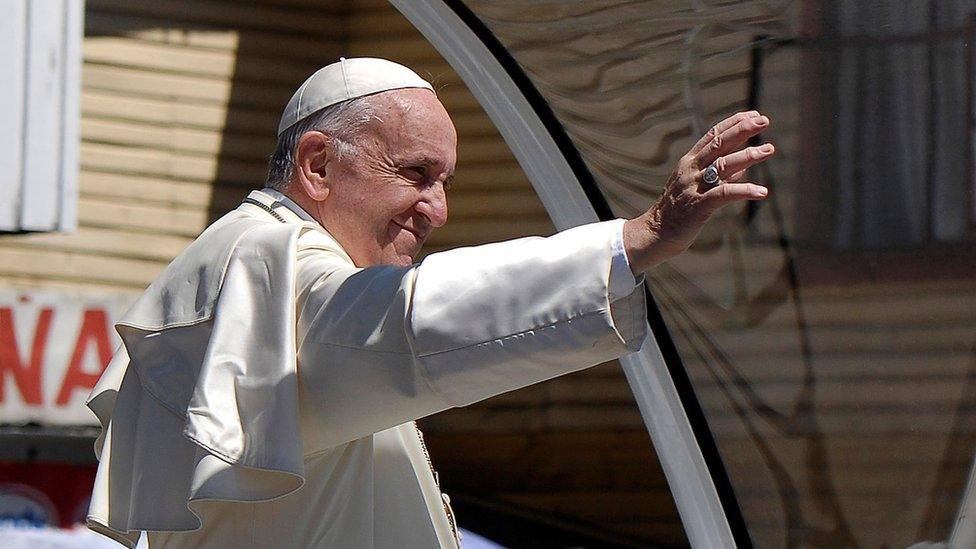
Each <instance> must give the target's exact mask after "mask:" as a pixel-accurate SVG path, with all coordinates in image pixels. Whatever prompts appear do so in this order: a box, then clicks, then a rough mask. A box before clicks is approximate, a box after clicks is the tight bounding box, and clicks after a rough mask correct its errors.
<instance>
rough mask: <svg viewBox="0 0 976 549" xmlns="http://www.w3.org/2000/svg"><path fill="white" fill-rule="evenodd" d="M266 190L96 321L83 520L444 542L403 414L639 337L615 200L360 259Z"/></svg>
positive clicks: (603, 353)
mask: <svg viewBox="0 0 976 549" xmlns="http://www.w3.org/2000/svg"><path fill="white" fill-rule="evenodd" d="M248 201H253V202H256V203H259V204H255V203H248ZM282 202H290V201H288V200H287V199H285V198H284V197H283V196H282V195H280V194H278V193H275V192H273V191H272V192H270V193H269V192H262V191H253V192H252V193H251V194H250V196H249V197H248V199H247V201H246V202H245V203H244V204H242V205H241V206H240V207H239V208H237V209H236V210H234V211H232V212H230V213H229V214H227V215H225V216H224V217H222V218H221V219H220V220H218V221H217V222H216V223H214V224H213V225H211V226H210V227H209V228H208V229H207V230H206V231H205V232H204V233H203V234H202V235H201V236H200V237H199V238H198V239H197V240H196V241H195V242H194V243H193V244H191V245H190V246H189V247H188V248H187V249H186V251H184V252H183V253H182V254H181V255H180V256H179V257H177V258H176V259H175V260H174V261H173V263H172V264H170V266H169V267H167V269H166V270H165V271H164V272H163V274H162V275H161V276H160V277H159V278H158V279H157V280H156V281H155V282H153V284H152V285H151V286H150V287H149V289H148V290H147V291H146V293H145V294H143V296H142V297H141V298H140V299H139V301H138V302H136V304H135V305H134V306H133V307H132V309H130V310H129V311H128V312H127V313H126V314H125V316H124V317H123V318H122V320H121V321H120V322H119V323H118V324H117V329H118V330H119V333H120V335H121V336H122V341H123V346H122V348H121V349H120V350H119V352H118V353H117V354H116V356H115V357H114V359H113V360H112V362H111V364H110V365H109V367H108V368H107V369H106V371H105V373H104V375H103V376H102V378H101V379H100V380H99V382H98V385H97V386H96V387H95V389H94V391H93V392H92V396H91V398H90V400H89V407H90V408H91V409H92V410H93V411H94V412H95V413H96V415H97V416H98V418H99V420H100V421H101V424H102V435H101V436H100V437H99V440H98V442H97V443H96V452H97V453H98V454H99V467H98V474H97V477H96V479H95V488H94V492H93V494H92V501H91V507H90V510H89V515H88V522H89V526H90V527H91V528H93V529H95V530H96V531H99V532H102V533H104V534H106V535H109V536H110V537H113V538H115V539H117V540H119V541H121V542H123V543H126V544H128V545H132V544H133V543H134V541H135V540H136V539H137V538H138V534H139V531H140V530H146V531H148V532H149V534H148V535H149V543H150V547H152V548H153V549H156V548H158V547H183V548H185V547H235V548H236V547H330V548H331V547H342V548H346V547H349V548H368V547H397V548H428V547H457V545H458V542H457V540H456V536H455V533H454V531H455V527H454V524H453V517H451V516H450V511H449V509H448V508H447V506H446V505H445V500H444V499H442V495H441V493H440V489H439V487H438V486H437V484H436V482H435V480H434V475H433V472H432V469H431V466H430V463H429V460H428V458H427V457H426V451H425V448H424V446H423V442H422V439H421V435H420V433H419V431H418V430H417V429H416V426H415V424H414V423H413V421H412V420H414V419H416V418H421V417H424V416H427V415H430V414H433V413H435V412H438V411H441V410H445V409H448V408H452V407H455V406H465V405H467V404H471V403H472V402H476V401H479V400H482V399H485V398H488V397H490V396H493V395H497V394H499V393H504V392H506V391H511V390H513V389H517V388H519V387H524V386H526V385H529V384H532V383H536V382H539V381H543V380H545V379H549V378H552V377H555V376H558V375H562V374H566V373H569V372H572V371H575V370H579V369H582V368H586V367H588V366H593V365H595V364H599V363H601V362H604V361H607V360H610V359H613V358H615V357H618V356H620V355H622V354H625V353H628V352H632V351H635V350H637V349H638V348H639V346H640V344H641V342H642V341H643V339H644V337H645V305H644V297H643V292H642V291H639V290H638V291H635V281H634V278H633V275H632V274H631V273H630V269H629V267H628V266H627V263H626V257H625V255H624V253H623V248H622V241H621V238H622V237H621V232H622V223H623V221H621V220H617V221H608V222H605V223H598V224H593V225H586V226H583V227H578V228H575V229H571V230H568V231H564V232H562V233H559V234H557V235H555V236H552V237H549V238H524V239H519V240H514V241H510V242H503V243H498V244H489V245H486V246H477V247H472V248H462V249H457V250H452V251H449V252H443V253H437V254H432V255H430V256H428V257H427V258H426V259H425V260H424V261H423V262H422V263H420V264H419V265H415V266H413V267H394V266H378V267H370V268H368V269H360V268H356V267H355V266H354V265H353V262H352V260H351V259H350V258H349V256H348V255H347V254H346V253H345V252H344V251H343V249H342V247H340V246H339V244H338V243H337V242H336V241H335V240H334V239H333V238H332V237H331V236H330V235H329V234H328V233H327V232H325V230H323V229H322V227H321V226H319V225H318V224H317V223H315V222H314V221H311V220H310V219H311V218H309V217H308V216H307V214H305V212H303V211H301V209H300V208H297V206H294V204H293V203H290V205H289V204H287V203H285V204H283V203H282ZM270 212H274V213H273V214H272V213H270Z"/></svg>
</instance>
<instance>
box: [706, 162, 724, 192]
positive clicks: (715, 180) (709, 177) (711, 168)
mask: <svg viewBox="0 0 976 549" xmlns="http://www.w3.org/2000/svg"><path fill="white" fill-rule="evenodd" d="M702 181H704V182H705V184H706V185H708V186H709V187H714V186H716V185H718V184H719V183H720V182H721V180H720V179H719V177H718V168H716V167H715V164H709V165H708V167H707V168H705V169H704V170H702Z"/></svg>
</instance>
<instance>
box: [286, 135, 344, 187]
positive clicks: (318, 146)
mask: <svg viewBox="0 0 976 549" xmlns="http://www.w3.org/2000/svg"><path fill="white" fill-rule="evenodd" d="M332 159H333V151H332V143H331V139H330V138H329V136H327V135H326V134H324V133H322V132H317V131H310V132H305V133H304V134H303V135H302V136H301V137H300V138H299V139H298V147H297V149H296V150H295V169H296V172H297V173H296V174H295V176H296V177H297V178H298V182H299V184H301V186H302V188H303V189H304V190H305V193H306V194H307V195H308V197H309V198H311V199H312V200H315V201H316V202H321V201H323V200H325V198H326V197H327V196H329V190H330V178H329V175H330V173H329V172H330V170H331V168H334V167H335V165H334V164H332Z"/></svg>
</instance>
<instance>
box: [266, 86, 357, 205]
mask: <svg viewBox="0 0 976 549" xmlns="http://www.w3.org/2000/svg"><path fill="white" fill-rule="evenodd" d="M371 97H372V96H369V95H367V96H365V97H357V98H355V99H349V100H347V101H343V102H342V103H336V104H335V105H330V106H328V107H325V108H324V109H322V110H320V111H318V112H315V113H313V114H311V115H309V116H307V117H305V118H304V119H302V120H300V121H298V123H296V124H295V125H293V126H292V127H290V128H288V129H286V130H285V131H284V132H282V133H281V135H279V136H278V145H277V146H276V147H275V151H274V153H272V154H271V159H270V160H269V162H268V179H267V181H266V182H265V185H266V186H268V187H271V188H272V189H276V190H278V191H282V190H284V189H285V188H287V187H288V184H289V183H291V178H292V176H293V175H294V174H295V163H296V161H297V158H296V157H295V155H296V152H297V149H298V141H299V139H301V137H302V136H303V135H305V133H306V132H310V131H320V132H322V133H324V134H326V135H328V136H329V137H331V138H332V142H333V146H334V147H335V151H336V156H337V157H339V158H342V157H343V156H344V155H347V154H354V153H356V152H357V151H358V150H359V147H360V146H361V144H362V143H361V139H360V137H361V135H360V134H361V132H362V129H363V126H365V125H366V123H367V122H369V121H370V119H372V118H374V117H375V114H374V107H373V104H372V101H370V99H371Z"/></svg>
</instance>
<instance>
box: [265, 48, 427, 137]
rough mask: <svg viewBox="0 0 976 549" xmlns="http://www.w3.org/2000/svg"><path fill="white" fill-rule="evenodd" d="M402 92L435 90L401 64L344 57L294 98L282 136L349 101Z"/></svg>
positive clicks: (311, 79) (284, 119)
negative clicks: (366, 96) (313, 117)
mask: <svg viewBox="0 0 976 549" xmlns="http://www.w3.org/2000/svg"><path fill="white" fill-rule="evenodd" d="M402 88H427V89H428V90H431V91H433V90H434V87H433V86H431V85H430V83H429V82H427V81H426V80H424V79H423V78H421V77H419V76H417V73H415V72H413V71H412V70H410V69H408V68H407V67H404V66H403V65H401V64H399V63H394V62H393V61H387V60H386V59H377V58H374V57H357V58H354V59H346V58H345V57H342V58H340V59H339V61H338V62H337V63H332V64H331V65H327V66H325V67H322V68H321V69H319V70H317V71H315V74H313V75H312V76H309V77H308V80H306V81H305V82H304V83H303V84H302V85H301V86H300V87H299V88H298V90H297V91H295V95H293V96H291V101H289V102H288V105H287V106H286V107H285V112H283V113H282V114H281V122H279V123H278V135H281V132H283V131H285V130H287V129H288V128H290V127H291V126H293V125H294V124H296V123H298V121H299V120H301V119H303V118H305V117H306V116H308V115H310V114H312V113H314V112H316V111H318V110H320V109H324V108H325V107H328V106H330V105H335V104H336V103H341V102H343V101H346V100H348V99H355V98H356V97H363V96H364V95H372V94H374V93H379V92H384V91H389V90H398V89H402Z"/></svg>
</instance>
